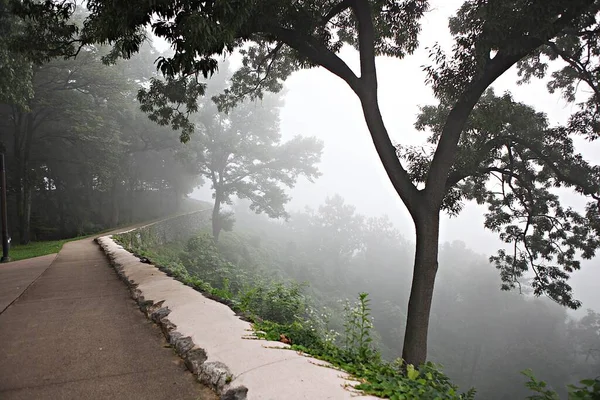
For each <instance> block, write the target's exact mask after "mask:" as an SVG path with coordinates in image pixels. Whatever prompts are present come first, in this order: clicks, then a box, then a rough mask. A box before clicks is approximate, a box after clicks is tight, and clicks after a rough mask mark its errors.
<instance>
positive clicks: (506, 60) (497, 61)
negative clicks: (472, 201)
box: [424, 0, 594, 209]
mask: <svg viewBox="0 0 600 400" xmlns="http://www.w3.org/2000/svg"><path fill="white" fill-rule="evenodd" d="M593 3H594V0H588V1H586V2H585V3H582V4H585V5H578V6H575V7H573V8H572V9H570V10H569V11H567V12H565V13H564V14H563V15H562V16H561V17H559V18H558V19H557V20H556V21H554V23H552V24H551V26H550V27H549V29H547V30H545V31H544V35H543V37H540V38H536V37H533V36H530V35H527V36H524V37H520V38H518V39H519V43H520V46H519V47H520V51H516V52H515V51H505V50H503V49H501V50H499V51H498V53H497V54H496V56H495V57H494V58H493V59H491V60H490V62H489V63H487V64H486V65H485V68H484V70H483V72H482V73H481V74H480V75H479V76H478V77H475V78H474V79H473V80H472V81H471V83H470V84H469V85H468V86H467V88H466V89H465V90H464V91H463V93H462V94H461V95H460V96H459V98H458V100H457V101H456V103H455V105H454V107H452V110H451V111H450V114H449V115H448V117H447V119H446V124H445V125H444V128H443V130H442V134H441V136H440V140H439V143H438V146H437V149H436V151H435V154H434V156H433V160H432V161H431V166H430V168H429V172H428V174H427V179H426V183H425V189H424V190H425V193H426V196H425V198H426V199H428V201H430V202H431V204H430V206H431V207H433V208H434V209H439V207H440V206H441V204H442V201H443V199H444V196H445V188H446V182H447V179H448V172H449V171H450V168H451V167H452V164H453V163H454V157H455V155H456V151H457V147H458V142H459V139H460V135H461V134H462V131H463V128H464V126H465V123H466V122H467V119H468V118H469V115H470V114H471V111H472V110H473V108H474V107H475V105H476V104H477V102H478V101H479V98H480V97H481V95H482V94H483V92H484V91H485V90H486V89H487V88H488V87H489V86H490V85H491V84H492V83H493V82H494V81H495V80H496V79H498V77H500V76H501V75H502V74H503V73H504V72H506V71H507V70H508V69H509V68H510V67H512V66H513V65H514V64H516V63H517V62H518V61H519V60H520V59H522V58H523V57H525V56H526V55H527V54H529V53H530V52H531V51H533V50H534V49H536V48H537V47H539V46H540V45H542V44H544V43H545V42H546V41H548V40H550V39H551V38H553V37H555V36H556V35H557V34H558V33H560V32H561V31H562V30H563V29H565V27H567V26H568V25H569V24H570V23H571V22H572V20H573V18H575V16H577V15H578V14H579V13H581V12H582V11H583V10H585V9H587V8H588V7H589V6H591V5H592V4H593Z"/></svg>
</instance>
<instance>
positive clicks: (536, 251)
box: [398, 90, 600, 308]
mask: <svg viewBox="0 0 600 400" xmlns="http://www.w3.org/2000/svg"><path fill="white" fill-rule="evenodd" d="M448 112H449V111H448V107H445V106H443V105H439V106H435V107H434V106H427V107H423V108H422V110H421V114H420V116H419V118H418V121H417V123H416V127H417V129H419V130H428V131H430V132H431V135H430V137H429V139H428V142H429V144H430V145H431V146H434V145H435V144H436V143H437V142H438V141H439V137H440V132H441V130H442V129H443V124H444V121H445V120H446V116H447V114H448ZM398 154H399V156H400V158H401V159H403V160H405V161H406V162H407V165H408V169H409V173H410V176H411V179H412V180H413V181H414V182H417V183H422V182H424V181H425V179H426V174H427V170H428V168H429V165H430V163H431V158H432V154H433V151H431V150H427V149H424V148H418V147H402V146H398ZM557 188H569V189H573V190H575V191H576V192H577V193H580V194H581V195H584V196H587V197H588V198H590V200H591V201H590V202H589V203H588V205H587V207H586V209H585V212H584V213H583V214H582V213H579V212H577V211H575V210H574V209H572V208H569V207H565V206H563V205H562V203H561V200H560V197H559V196H558V195H557V194H556V191H555V189H557ZM599 195H600V168H599V167H598V166H595V165H590V164H589V163H588V162H587V161H585V160H584V158H583V157H582V156H581V154H578V153H576V152H575V149H574V144H573V139H572V137H571V136H570V135H569V131H568V129H566V128H564V127H559V128H551V127H550V126H549V123H548V120H547V118H546V116H545V115H544V114H542V113H539V112H536V111H535V110H534V109H532V108H531V107H529V106H526V105H524V104H522V103H518V102H516V101H515V100H513V98H512V97H511V96H510V95H509V94H504V95H503V96H500V97H498V96H496V95H495V94H494V92H493V91H492V90H488V91H487V92H486V93H485V95H484V96H483V97H482V98H481V100H480V101H479V103H478V105H477V106H476V107H475V108H474V110H473V113H472V114H471V117H470V118H469V120H468V122H467V124H466V127H465V129H464V132H463V135H462V136H461V140H460V142H459V144H458V152H457V155H456V158H455V162H454V165H453V167H452V170H451V171H450V174H449V177H448V182H447V194H446V197H445V198H444V204H443V207H444V209H445V210H446V211H447V212H448V213H449V214H451V215H456V214H458V213H459V212H460V211H461V209H462V207H463V205H464V202H465V201H468V200H475V201H476V202H477V203H479V204H487V205H488V213H486V214H485V227H486V228H488V229H490V230H492V231H494V232H498V233H499V235H500V239H501V240H503V241H504V242H506V243H507V244H510V249H509V250H500V251H499V252H498V254H497V255H495V256H492V257H491V258H490V260H491V261H492V262H493V263H494V264H495V265H496V267H497V268H498V269H499V270H500V272H501V278H502V281H503V285H502V288H503V289H505V290H508V289H511V288H515V287H516V286H519V287H520V284H519V278H522V277H523V275H524V274H525V273H526V272H527V271H528V270H529V269H530V268H531V269H532V270H533V272H534V273H535V276H534V277H533V279H532V282H531V286H532V288H533V291H534V293H535V294H536V295H541V294H546V295H548V296H549V297H551V298H552V299H553V300H555V301H557V302H559V303H560V304H563V305H565V306H568V307H571V308H578V307H579V306H580V302H579V301H578V300H575V299H574V298H573V294H572V288H571V286H570V285H568V284H567V279H568V278H569V274H570V273H572V272H573V271H575V270H578V269H579V268H580V266H581V264H580V261H579V258H580V257H583V258H585V259H590V258H592V257H593V256H594V255H595V252H596V250H597V249H598V247H600V240H599V239H598V238H599V234H600V220H599V219H598V204H599V203H598V201H599V200H600V197H598V196H599Z"/></svg>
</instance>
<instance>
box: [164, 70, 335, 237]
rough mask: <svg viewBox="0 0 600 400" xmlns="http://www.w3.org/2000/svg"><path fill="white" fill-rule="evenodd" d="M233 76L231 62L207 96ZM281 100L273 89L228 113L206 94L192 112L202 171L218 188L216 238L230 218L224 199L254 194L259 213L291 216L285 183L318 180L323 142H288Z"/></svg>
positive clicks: (312, 139) (254, 207)
mask: <svg viewBox="0 0 600 400" xmlns="http://www.w3.org/2000/svg"><path fill="white" fill-rule="evenodd" d="M227 76H228V64H224V65H222V69H221V71H220V72H219V74H218V75H216V76H215V77H213V78H212V79H211V80H210V82H209V85H208V88H207V96H210V95H211V94H217V93H219V92H220V91H222V90H223V88H224V87H225V79H226V77H227ZM163 106H164V105H163ZM281 106H282V99H281V97H280V96H277V95H271V96H266V97H265V98H264V99H263V100H262V101H261V102H248V101H246V102H243V103H241V104H240V105H239V106H238V107H236V108H235V109H233V110H231V112H229V114H227V115H225V114H223V113H219V111H218V109H217V107H216V105H215V104H214V103H213V102H212V101H211V100H210V99H206V100H204V101H203V102H202V103H201V104H200V105H199V106H198V113H197V114H195V115H193V116H192V121H194V123H195V126H196V128H197V129H196V131H195V132H194V142H193V143H192V146H194V147H195V148H196V149H197V152H198V154H199V162H200V166H199V171H200V174H201V175H202V176H203V177H204V178H205V179H206V180H207V181H208V182H210V184H211V188H212V190H213V198H214V201H215V205H214V212H213V235H214V237H215V238H216V239H218V237H219V233H220V231H221V229H222V228H225V227H227V222H228V221H227V220H226V219H223V218H222V215H221V211H220V210H221V205H222V204H231V200H232V196H236V197H237V198H240V199H248V200H249V201H250V208H251V209H252V210H253V211H255V212H257V213H265V214H267V215H268V216H269V217H271V218H280V217H286V216H287V213H286V211H285V208H284V206H285V204H286V203H287V202H288V201H289V200H290V198H289V196H288V195H287V193H286V191H285V188H293V187H294V185H295V183H296V181H297V180H298V178H299V177H301V176H304V177H306V178H307V179H308V180H309V181H313V180H314V179H315V178H317V177H318V176H319V175H320V173H319V170H318V169H317V167H316V164H317V163H319V161H320V158H321V153H322V150H323V143H322V142H321V141H319V140H317V139H316V138H315V137H301V136H296V137H294V138H293V139H291V140H289V141H287V142H283V141H282V140H281V133H280V132H279V110H280V108H281ZM167 109H168V107H167Z"/></svg>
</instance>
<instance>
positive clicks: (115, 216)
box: [109, 177, 120, 228]
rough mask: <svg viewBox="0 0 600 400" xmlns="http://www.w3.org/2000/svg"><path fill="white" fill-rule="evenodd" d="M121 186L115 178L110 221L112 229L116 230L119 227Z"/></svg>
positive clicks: (112, 189)
mask: <svg viewBox="0 0 600 400" xmlns="http://www.w3.org/2000/svg"><path fill="white" fill-rule="evenodd" d="M119 186H120V185H119V181H118V178H116V177H115V178H113V181H112V188H111V215H110V221H109V226H110V227H111V228H115V227H117V225H119V211H120V204H119Z"/></svg>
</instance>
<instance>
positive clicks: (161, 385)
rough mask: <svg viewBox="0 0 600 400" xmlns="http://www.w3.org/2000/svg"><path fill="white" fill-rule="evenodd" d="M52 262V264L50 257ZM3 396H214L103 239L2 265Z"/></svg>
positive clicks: (199, 399)
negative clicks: (134, 292) (136, 295)
mask: <svg viewBox="0 0 600 400" xmlns="http://www.w3.org/2000/svg"><path fill="white" fill-rule="evenodd" d="M50 263H51V264H50ZM0 398H2V399H3V400H9V399H28V400H29V399H52V400H58V399H148V400H155V399H156V400H159V399H165V400H167V399H190V400H213V399H216V396H215V394H214V393H213V392H212V391H211V390H209V389H207V388H205V387H203V386H201V385H200V384H198V383H197V382H196V381H195V379H194V377H193V375H192V374H190V373H189V372H188V371H187V370H186V368H185V366H184V365H183V362H182V361H181V359H180V358H179V357H178V356H177V355H176V354H175V353H174V352H173V350H172V349H171V348H168V346H166V342H165V340H164V338H163V335H162V333H161V331H160V330H159V329H158V328H157V327H156V326H155V325H154V324H153V323H152V322H150V321H149V320H147V319H146V317H145V316H144V315H143V314H142V313H141V312H140V310H139V308H138V306H137V304H136V303H135V302H134V301H133V300H132V299H131V297H130V295H129V292H128V289H127V287H126V286H125V285H124V284H123V283H122V282H121V281H120V279H119V278H118V277H117V275H116V273H115V271H114V269H113V268H112V267H110V266H109V264H108V261H107V259H106V257H105V255H104V254H103V253H102V251H101V250H100V249H99V247H98V246H97V245H96V244H95V243H94V242H93V239H84V240H80V241H76V242H69V243H67V244H65V245H64V247H63V249H62V250H61V251H60V253H59V254H58V256H57V257H56V258H54V256H44V257H38V258H36V259H31V260H24V261H18V262H14V263H9V264H5V265H0Z"/></svg>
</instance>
